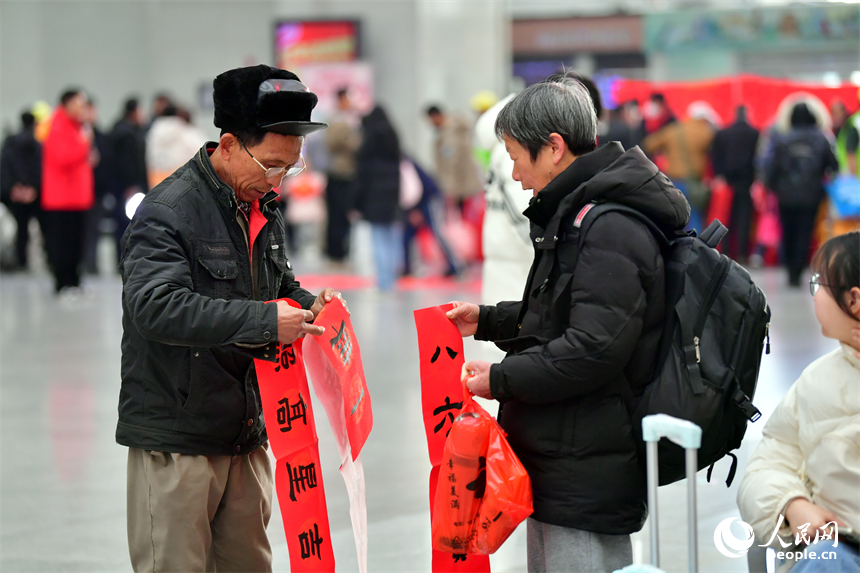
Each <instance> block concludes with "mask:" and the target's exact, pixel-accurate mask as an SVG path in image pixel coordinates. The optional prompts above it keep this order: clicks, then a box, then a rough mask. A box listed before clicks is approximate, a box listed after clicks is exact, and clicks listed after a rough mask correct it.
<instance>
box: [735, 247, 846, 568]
mask: <svg viewBox="0 0 860 573" xmlns="http://www.w3.org/2000/svg"><path fill="white" fill-rule="evenodd" d="M812 264H813V268H814V269H816V270H817V274H814V275H813V277H812V280H811V281H810V287H811V290H812V291H813V292H814V301H815V314H816V317H817V318H818V321H819V322H820V323H821V329H822V334H824V336H826V337H828V338H833V339H836V340H838V341H839V342H840V345H839V347H838V348H836V349H834V350H833V351H832V352H830V353H828V354H825V355H824V356H822V357H821V358H819V359H817V360H816V361H814V362H813V363H812V364H810V365H809V366H808V367H807V368H806V370H804V371H803V374H801V376H800V378H799V379H798V380H797V382H795V383H794V385H793V386H792V387H791V389H790V390H789V391H788V394H786V396H785V397H784V398H783V399H782V402H780V404H779V406H778V407H777V409H776V411H775V412H774V414H773V416H772V417H771V418H770V420H769V421H768V423H767V425H766V426H765V428H764V436H763V439H762V442H761V443H760V444H759V445H758V447H757V448H756V450H755V452H754V453H753V455H752V458H751V459H750V461H749V464H748V465H747V469H746V474H745V475H744V479H743V481H742V482H741V486H740V489H739V491H738V505H739V507H740V510H741V516H742V517H743V519H744V521H746V522H747V523H749V524H750V525H751V526H752V528H753V531H754V532H755V536H756V542H757V544H764V543H768V542H770V546H771V547H773V548H774V549H775V550H776V551H777V552H780V551H782V552H798V551H803V549H804V547H803V544H802V543H801V545H800V546H799V547H797V548H795V547H792V546H788V547H787V546H786V545H785V544H784V543H780V541H779V540H777V539H775V538H773V534H774V531H775V530H776V529H777V527H779V530H778V531H777V533H778V534H779V535H780V536H781V537H783V539H784V541H788V540H789V539H790V543H791V545H794V544H795V542H796V540H797V537H798V535H802V533H803V526H804V525H806V524H809V525H808V526H807V527H806V528H805V533H806V537H807V538H808V539H809V542H810V543H812V542H813V541H815V539H816V532H817V533H818V535H819V536H822V537H823V533H824V531H825V530H823V529H821V528H822V526H825V529H826V530H829V531H830V532H831V534H832V533H833V529H834V528H833V527H832V525H831V526H829V527H826V526H827V524H829V523H831V522H834V521H835V522H836V523H837V524H838V525H839V530H840V531H842V532H843V535H842V536H840V537H839V538H838V546H837V547H834V548H831V547H830V546H828V544H827V543H826V542H822V541H819V542H818V543H816V544H811V545H810V546H809V551H810V552H812V551H815V552H816V553H817V554H819V555H820V554H821V553H822V552H823V551H831V550H835V551H837V552H838V554H839V558H840V559H842V558H844V559H846V561H845V562H844V563H843V562H841V561H838V562H836V561H833V560H828V561H825V560H821V559H819V560H813V559H810V558H804V559H801V560H799V561H797V562H796V563H797V564H796V565H795V561H793V560H791V559H783V560H781V562H779V561H778V567H777V570H778V571H787V570H788V569H790V568H792V566H794V567H795V569H793V573H796V572H800V571H851V572H854V571H860V558H858V553H857V546H856V538H855V541H854V542H853V543H852V542H851V541H850V540H849V539H848V538H847V537H846V536H845V535H844V533H847V532H846V531H845V528H852V529H853V530H854V531H855V532H856V531H858V530H860V358H858V351H860V348H857V347H856V345H857V342H856V338H855V336H856V330H857V329H858V327H860V322H858V318H860V286H858V285H860V233H858V232H853V233H848V234H846V235H842V236H840V237H835V238H834V239H831V240H830V241H828V242H827V243H825V244H824V245H823V246H822V247H821V249H820V250H819V252H818V253H817V254H816V256H815V259H814V260H813V263H812ZM801 539H802V537H801Z"/></svg>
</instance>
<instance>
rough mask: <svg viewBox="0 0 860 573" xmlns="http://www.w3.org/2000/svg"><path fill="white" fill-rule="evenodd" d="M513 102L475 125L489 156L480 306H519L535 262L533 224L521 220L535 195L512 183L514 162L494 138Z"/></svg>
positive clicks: (501, 104) (477, 138)
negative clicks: (505, 303) (505, 302)
mask: <svg viewBox="0 0 860 573" xmlns="http://www.w3.org/2000/svg"><path fill="white" fill-rule="evenodd" d="M513 97H514V94H511V95H509V96H508V97H506V98H504V99H503V100H501V101H499V102H498V103H496V104H495V105H494V106H493V107H491V108H490V109H488V110H487V111H486V112H484V113H483V114H482V115H481V117H480V118H478V122H477V123H476V124H475V141H476V143H477V145H478V147H480V148H482V149H484V150H486V151H489V153H490V163H489V166H488V168H487V182H486V185H485V186H484V187H485V199H486V205H487V207H486V212H485V213H484V227H483V229H482V242H483V248H484V268H483V283H482V287H481V300H482V301H483V303H484V304H496V303H497V302H499V301H503V300H520V299H521V298H522V296H523V285H524V284H526V279H527V278H528V276H529V269H530V268H531V264H532V260H533V259H534V249H533V248H532V245H531V239H530V238H529V220H528V219H526V217H525V215H523V211H525V210H526V208H527V207H528V206H529V199H531V197H532V195H531V193H529V192H526V191H523V188H522V186H521V185H520V184H519V183H518V182H517V181H514V180H513V178H512V177H511V173H512V172H513V167H514V162H513V161H512V160H511V157H510V155H508V152H507V151H506V150H505V144H504V143H502V142H501V141H499V140H498V139H497V138H496V132H495V123H496V116H498V115H499V111H501V109H502V108H503V107H505V104H507V103H508V102H509V101H510V100H511V98H513Z"/></svg>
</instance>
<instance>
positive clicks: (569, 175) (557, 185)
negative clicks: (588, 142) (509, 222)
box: [523, 141, 624, 228]
mask: <svg viewBox="0 0 860 573" xmlns="http://www.w3.org/2000/svg"><path fill="white" fill-rule="evenodd" d="M623 154H624V148H623V147H621V144H620V143H618V142H617V141H612V142H609V143H607V144H605V145H601V146H600V147H598V148H597V149H595V150H594V151H591V152H589V153H586V154H585V155H581V156H580V157H578V158H577V159H576V160H575V161H574V162H573V163H571V164H570V165H569V166H568V167H567V169H565V170H564V171H562V172H561V173H559V174H558V175H557V176H556V178H555V179H553V180H552V181H550V182H549V183H547V185H546V187H544V188H543V189H541V190H540V191H539V192H538V194H537V196H536V197H533V198H532V199H531V201H529V207H528V208H527V209H526V210H525V211H524V212H523V215H525V216H526V217H528V218H529V220H530V221H531V222H532V223H534V224H535V225H537V226H539V227H543V228H546V226H547V225H548V224H549V222H550V220H552V218H553V217H554V216H555V214H556V212H557V211H558V208H559V205H561V202H562V201H563V200H564V198H565V197H567V196H568V195H570V194H571V193H573V192H574V191H575V190H576V189H577V188H578V187H579V186H580V185H582V184H583V183H585V182H586V181H588V180H589V179H591V178H592V177H594V176H595V175H597V174H598V173H600V172H601V171H602V170H603V168H604V167H606V166H607V165H609V164H611V163H612V162H613V161H615V160H616V159H618V158H619V157H621V156H622V155H623Z"/></svg>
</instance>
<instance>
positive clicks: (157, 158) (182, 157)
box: [146, 105, 206, 187]
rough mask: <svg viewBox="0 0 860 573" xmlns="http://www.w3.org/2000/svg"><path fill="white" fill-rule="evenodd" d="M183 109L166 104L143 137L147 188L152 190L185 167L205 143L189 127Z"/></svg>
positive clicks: (203, 137)
mask: <svg viewBox="0 0 860 573" xmlns="http://www.w3.org/2000/svg"><path fill="white" fill-rule="evenodd" d="M182 112H183V110H180V109H179V108H177V107H175V106H173V105H168V106H167V107H166V108H165V109H164V111H163V112H162V113H161V115H160V116H158V117H156V118H155V120H154V121H153V122H152V125H151V126H150V128H149V132H148V133H147V135H146V164H147V167H148V169H149V186H150V187H155V186H156V185H158V184H159V183H161V182H162V181H163V180H164V179H166V178H167V176H168V175H170V174H171V173H173V172H174V171H176V170H177V169H179V168H180V167H182V166H183V165H185V164H186V163H187V162H188V160H189V159H191V158H192V157H194V154H195V153H197V152H198V151H200V148H201V147H202V146H203V144H204V143H206V135H205V134H204V133H203V131H201V130H200V129H198V128H197V127H195V126H194V125H192V124H191V121H190V118H189V117H188V116H185V117H183V116H184V115H185V114H184V113H182Z"/></svg>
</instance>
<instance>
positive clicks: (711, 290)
mask: <svg viewBox="0 0 860 573" xmlns="http://www.w3.org/2000/svg"><path fill="white" fill-rule="evenodd" d="M730 265H731V261H729V259H728V258H726V257H725V256H722V257H721V259H720V266H719V267H718V269H717V273H716V274H715V275H714V278H712V279H711V282H710V284H708V290H707V291H705V296H704V297H703V299H702V306H701V310H700V311H699V319H698V320H697V321H696V328H695V330H693V345H694V346H695V347H696V362H697V363H700V362H701V361H702V354H701V351H700V350H699V342H700V341H701V336H702V333H703V332H704V330H705V321H706V320H707V318H708V315H709V314H710V313H711V307H712V306H713V305H714V301H715V300H716V299H717V294H718V293H719V292H720V288H722V286H723V283H724V282H726V277H728V276H729V266H730Z"/></svg>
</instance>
